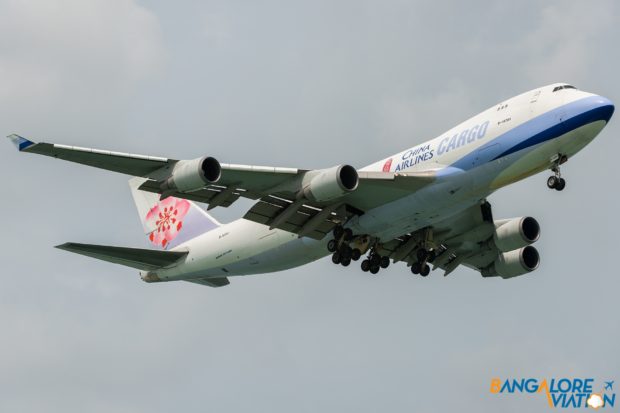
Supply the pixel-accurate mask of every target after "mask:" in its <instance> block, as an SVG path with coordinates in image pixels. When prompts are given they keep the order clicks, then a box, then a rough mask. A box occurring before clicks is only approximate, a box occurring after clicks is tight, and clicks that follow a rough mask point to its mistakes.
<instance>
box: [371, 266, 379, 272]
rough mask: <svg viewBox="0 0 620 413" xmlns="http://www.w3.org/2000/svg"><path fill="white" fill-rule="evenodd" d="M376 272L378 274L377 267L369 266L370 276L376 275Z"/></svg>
mask: <svg viewBox="0 0 620 413" xmlns="http://www.w3.org/2000/svg"><path fill="white" fill-rule="evenodd" d="M378 272H379V267H377V266H371V267H370V273H371V274H376V273H378Z"/></svg>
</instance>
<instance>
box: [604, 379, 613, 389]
mask: <svg viewBox="0 0 620 413" xmlns="http://www.w3.org/2000/svg"><path fill="white" fill-rule="evenodd" d="M613 387H614V381H613V380H612V381H606V382H605V390H610V391H611V390H613Z"/></svg>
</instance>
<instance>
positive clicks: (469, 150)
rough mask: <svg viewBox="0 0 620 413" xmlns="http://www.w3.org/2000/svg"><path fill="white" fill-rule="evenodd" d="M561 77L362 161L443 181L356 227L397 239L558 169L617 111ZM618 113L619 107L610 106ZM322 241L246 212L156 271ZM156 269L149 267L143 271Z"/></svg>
mask: <svg viewBox="0 0 620 413" xmlns="http://www.w3.org/2000/svg"><path fill="white" fill-rule="evenodd" d="M554 86H556V85H550V86H545V87H542V88H540V89H535V90H532V91H529V92H526V93H523V94H521V95H518V96H515V97H513V98H511V99H508V100H506V101H503V102H501V103H498V104H497V105H494V106H492V107H491V108H489V109H487V110H485V111H484V112H482V113H480V114H478V115H476V116H474V117H472V118H470V119H468V120H466V121H465V122H463V123H461V124H459V125H457V126H456V127H454V128H452V129H450V130H448V131H447V132H445V133H443V134H442V135H440V136H439V137H437V138H435V139H432V140H430V141H428V142H424V143H422V144H419V145H416V146H414V147H412V148H409V149H407V150H405V151H402V152H400V153H397V154H395V155H393V156H391V157H388V158H385V159H382V160H380V161H378V162H375V163H373V164H371V165H368V166H366V167H365V168H362V169H361V171H389V172H396V173H399V172H420V171H434V172H435V174H436V177H437V179H436V181H435V182H434V183H432V184H431V185H429V186H426V187H424V188H422V189H420V190H418V191H416V192H414V193H412V194H411V195H409V196H406V197H404V198H401V199H399V200H396V201H393V202H390V203H388V204H385V205H383V206H380V207H378V208H375V209H372V210H370V211H366V213H364V214H363V215H361V216H357V217H355V218H354V219H352V220H350V221H349V222H348V223H347V226H348V227H350V228H351V229H352V230H353V232H354V233H359V234H368V235H371V236H373V237H376V238H378V239H379V240H386V241H387V240H391V239H393V238H395V237H398V236H401V235H403V234H405V233H411V232H413V231H416V230H418V229H420V228H424V227H427V226H432V225H433V224H434V223H436V222H439V221H441V220H445V219H446V218H448V217H450V216H453V215H455V214H457V213H459V212H460V211H463V210H464V209H466V208H468V207H470V206H471V205H473V204H475V203H478V202H479V201H480V200H481V199H484V198H485V197H487V196H488V195H489V194H491V193H492V192H493V191H495V190H497V189H498V188H501V187H503V186H506V185H509V184H511V183H513V182H516V181H519V180H521V179H524V178H526V177H528V176H531V175H533V174H535V173H538V172H541V171H543V170H545V169H549V168H550V167H551V166H552V164H553V162H554V161H555V158H554V157H557V154H558V153H561V154H564V155H567V156H568V157H571V156H572V155H574V154H575V153H577V152H578V151H580V150H581V149H583V148H584V147H585V146H586V145H587V144H588V143H590V142H591V141H592V139H594V137H596V135H597V134H598V133H599V132H600V131H601V130H602V129H603V127H604V126H605V124H606V122H607V120H608V119H609V118H608V117H607V118H605V116H606V113H607V112H605V110H604V108H607V107H611V108H612V109H611V111H612V112H613V105H612V104H611V102H610V101H609V100H607V99H605V98H603V97H600V96H597V95H594V94H591V93H587V92H583V91H579V90H576V89H562V90H558V91H555V92H553V89H554ZM609 116H610V114H609ZM328 240H329V237H326V238H325V239H324V240H322V241H316V240H313V239H310V238H304V237H302V238H299V237H298V236H297V235H296V234H292V233H290V232H286V231H282V230H278V229H269V227H268V226H265V225H262V224H258V223H255V222H252V221H248V220H244V219H238V220H236V221H234V222H231V223H229V224H225V225H222V226H221V227H219V228H217V229H215V230H212V231H210V232H207V233H205V234H203V235H201V236H199V237H197V238H195V239H192V240H191V241H188V242H187V243H185V244H182V245H180V246H178V247H177V248H175V250H187V251H189V254H188V256H187V259H186V260H185V261H184V262H183V263H182V264H179V265H177V266H174V267H171V268H165V269H160V270H157V271H156V275H157V277H158V278H159V279H160V280H162V281H171V280H183V279H192V278H205V277H222V276H232V275H247V274H257V273H266V272H273V271H281V270H285V269H289V268H293V267H297V266H300V265H303V264H306V263H309V262H312V261H314V260H317V259H319V258H321V257H324V256H326V255H328V254H329V252H328V251H327V248H326V244H327V241H328ZM146 274H147V273H143V274H142V276H143V278H144V277H145V276H146Z"/></svg>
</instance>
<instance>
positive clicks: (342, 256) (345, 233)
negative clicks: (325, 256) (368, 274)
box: [327, 226, 362, 267]
mask: <svg viewBox="0 0 620 413" xmlns="http://www.w3.org/2000/svg"><path fill="white" fill-rule="evenodd" d="M333 234H334V239H332V240H330V241H329V242H328V243H327V249H328V251H329V252H332V253H333V254H332V262H333V263H334V264H340V265H342V266H343V267H347V266H349V264H351V261H357V260H359V259H360V257H361V256H362V251H361V250H360V249H359V248H353V247H351V246H350V245H349V243H350V242H351V241H352V240H353V231H351V230H350V229H349V228H343V227H341V226H337V227H335V228H334V231H333Z"/></svg>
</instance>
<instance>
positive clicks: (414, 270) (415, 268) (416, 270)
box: [411, 262, 420, 274]
mask: <svg viewBox="0 0 620 413" xmlns="http://www.w3.org/2000/svg"><path fill="white" fill-rule="evenodd" d="M411 273H412V274H419V273H420V263H419V262H414V263H413V264H411Z"/></svg>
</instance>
